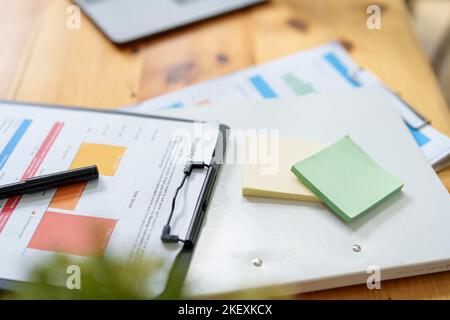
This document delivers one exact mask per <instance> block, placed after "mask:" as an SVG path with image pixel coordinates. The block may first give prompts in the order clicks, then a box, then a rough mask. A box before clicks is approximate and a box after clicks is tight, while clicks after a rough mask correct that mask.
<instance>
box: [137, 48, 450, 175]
mask: <svg viewBox="0 0 450 320" xmlns="http://www.w3.org/2000/svg"><path fill="white" fill-rule="evenodd" d="M362 87H382V88H385V89H386V90H387V91H388V93H389V95H390V96H391V99H392V102H393V106H394V107H395V108H396V109H397V111H398V112H399V113H400V115H401V116H402V118H403V119H404V120H405V123H406V125H407V126H408V129H409V130H410V132H411V135H412V137H413V138H414V139H415V141H416V143H417V145H418V146H419V147H420V149H421V150H422V152H423V153H424V154H425V156H426V157H427V159H428V161H429V163H430V164H431V165H433V167H434V168H435V169H436V170H439V169H441V168H443V167H445V166H447V165H448V163H449V162H450V161H447V160H448V159H449V156H450V138H449V137H447V135H445V134H443V133H441V132H439V131H438V130H436V129H434V128H433V127H432V126H431V125H430V124H429V123H428V122H427V121H426V119H424V118H423V117H421V116H420V115H418V114H417V113H416V112H414V110H413V109H412V108H410V107H409V106H408V105H407V104H406V103H405V102H404V101H403V100H402V99H401V98H400V97H398V96H397V95H396V94H395V93H393V92H392V91H390V90H389V89H388V88H387V87H385V85H384V84H383V83H382V82H381V80H379V79H378V78H377V77H376V76H375V75H374V74H373V73H371V72H370V71H368V70H365V69H361V68H360V67H359V66H358V65H357V64H356V63H355V62H354V61H353V59H352V58H351V57H350V55H349V54H348V53H347V52H346V50H345V49H344V48H343V47H342V46H341V45H340V44H339V43H338V42H330V43H327V44H324V45H322V46H319V47H316V48H313V49H310V50H305V51H302V52H299V53H297V54H294V55H290V56H287V57H284V58H281V59H278V60H275V61H271V62H268V63H265V64H261V65H258V66H255V67H252V68H248V69H244V70H242V71H239V72H235V73H231V74H229V75H226V76H224V77H220V78H217V79H213V80H210V81H206V82H203V83H200V84H196V85H193V86H191V87H188V88H186V89H183V90H179V91H176V92H173V93H169V94H166V95H163V96H160V97H156V98H154V99H151V100H148V101H145V102H143V103H141V104H138V105H136V106H132V107H131V108H130V109H131V110H133V111H137V112H143V113H155V112H158V111H160V110H164V109H189V108H192V107H209V106H213V105H214V104H233V103H241V102H245V101H261V100H266V99H276V98H288V97H294V96H302V95H306V94H314V93H330V92H331V93H332V92H335V91H340V90H342V89H346V88H355V89H357V88H362ZM186 112H189V111H186Z"/></svg>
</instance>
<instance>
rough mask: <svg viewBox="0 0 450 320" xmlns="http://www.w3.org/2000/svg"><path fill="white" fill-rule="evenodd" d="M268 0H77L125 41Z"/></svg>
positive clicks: (110, 34)
mask: <svg viewBox="0 0 450 320" xmlns="http://www.w3.org/2000/svg"><path fill="white" fill-rule="evenodd" d="M264 1H266V0H75V2H76V3H77V4H78V5H79V6H80V7H81V9H82V10H83V11H84V12H85V13H86V14H87V15H88V16H89V17H90V18H91V19H92V20H93V21H94V22H95V23H96V24H97V26H98V27H99V28H100V29H101V30H102V31H103V32H104V33H105V34H106V36H107V37H108V38H109V39H111V41H113V42H115V43H118V44H122V43H126V42H130V41H133V40H137V39H139V38H143V37H146V36H151V35H155V34H157V33H160V32H164V31H168V30H171V29H174V28H177V27H180V26H183V25H186V24H189V23H193V22H196V21H199V20H203V19H206V18H210V17H213V16H216V15H220V14H223V13H226V12H229V11H232V10H236V9H240V8H243V7H246V6H249V5H253V4H257V3H261V2H264Z"/></svg>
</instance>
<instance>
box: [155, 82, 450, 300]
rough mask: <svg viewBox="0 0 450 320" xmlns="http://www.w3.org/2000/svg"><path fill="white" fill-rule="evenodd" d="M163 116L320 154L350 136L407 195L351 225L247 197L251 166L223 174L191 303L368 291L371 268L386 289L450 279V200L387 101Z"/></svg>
mask: <svg viewBox="0 0 450 320" xmlns="http://www.w3.org/2000/svg"><path fill="white" fill-rule="evenodd" d="M161 113H163V114H164V115H171V116H177V117H185V118H190V119H201V120H220V121H221V122H222V123H225V124H227V125H229V126H230V127H231V128H241V129H248V128H253V129H258V128H262V129H280V136H281V137H286V138H302V139H308V140H311V141H318V142H320V143H321V144H322V145H328V144H330V143H332V142H335V141H337V140H338V139H339V138H341V137H342V136H344V135H346V134H348V135H350V136H351V137H352V138H353V139H354V140H355V141H356V142H357V143H358V144H359V145H361V147H362V148H364V150H366V151H367V152H368V153H369V154H370V155H371V156H372V157H373V158H374V159H375V160H376V161H377V162H378V163H379V164H380V165H382V166H383V167H384V168H386V169H387V170H388V171H389V172H391V173H392V174H393V175H395V176H397V177H398V178H399V179H401V180H402V181H404V183H405V186H404V188H403V191H402V192H401V193H399V194H397V195H396V196H394V197H393V198H392V199H390V200H389V201H387V202H385V203H383V204H381V205H380V206H378V207H376V208H375V209H373V210H371V212H369V213H367V214H366V215H364V216H362V217H361V218H359V219H358V220H356V221H355V222H353V223H351V224H345V223H344V222H342V221H341V220H340V219H339V218H338V217H337V216H336V215H334V214H333V213H332V212H331V211H330V210H328V209H327V208H326V207H325V206H324V205H323V204H320V203H319V204H311V203H304V202H295V201H284V200H270V199H263V198H246V197H243V196H242V195H241V187H242V167H243V166H242V165H236V164H225V165H224V166H223V170H222V172H221V174H220V175H219V178H218V185H217V188H216V190H215V192H214V195H213V199H212V201H211V203H210V207H209V213H208V215H207V219H206V224H205V226H204V229H203V231H202V233H201V236H200V241H199V243H198V246H197V248H196V251H195V253H194V257H193V260H192V264H191V266H190V269H189V272H188V276H187V280H186V285H185V290H186V291H187V292H188V293H190V294H193V295H200V296H201V295H214V294H223V293H228V292H236V291H241V290H245V289H261V288H266V287H271V288H273V289H274V290H277V291H276V292H277V293H280V294H290V293H300V292H306V291H314V290H320V289H327V288H333V287H339V286H347V285H353V284H359V283H365V282H366V280H367V278H368V276H369V275H370V274H368V273H367V270H368V268H369V267H371V266H379V267H380V268H381V279H382V280H386V279H392V278H400V277H407V276H412V275H418V274H425V273H431V272H439V271H445V270H449V269H450V233H449V230H450V229H449V226H450V198H449V195H448V192H447V190H446V189H445V188H444V186H443V185H442V183H441V181H440V180H439V178H438V176H437V175H436V173H435V172H434V171H433V169H432V167H431V166H430V165H429V164H428V162H427V160H426V159H425V157H424V155H423V153H421V151H420V150H419V148H418V147H417V145H416V143H415V141H414V140H413V138H412V137H411V135H410V133H409V132H408V129H407V127H406V126H405V124H404V122H403V121H402V119H401V118H400V117H399V115H398V113H397V112H396V110H395V108H394V107H393V106H392V105H391V101H390V99H389V98H388V97H387V96H386V94H385V93H384V92H382V91H380V90H375V89H361V90H349V91H342V92H341V93H338V94H333V95H328V96H324V95H309V96H304V97H299V98H294V99H290V100H272V101H266V102H256V103H243V104H235V105H228V106H215V107H214V108H207V107H205V108H190V109H184V110H183V109H180V110H174V109H172V110H164V111H162V112H159V114H161ZM233 143H234V141H232V140H231V141H229V144H228V145H229V149H228V150H230V148H233ZM358 248H359V249H360V250H358Z"/></svg>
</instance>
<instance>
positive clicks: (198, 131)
mask: <svg viewBox="0 0 450 320" xmlns="http://www.w3.org/2000/svg"><path fill="white" fill-rule="evenodd" d="M217 138H218V124H217V123H193V122H188V121H181V120H171V119H161V118H153V117H147V116H139V115H138V116H136V115H127V114H124V113H109V112H99V111H88V110H78V109H66V108H54V107H45V106H31V105H24V104H13V103H8V102H0V185H4V184H8V183H13V182H16V181H20V180H24V179H27V178H30V177H34V176H39V175H44V174H50V173H54V172H59V171H63V170H67V169H71V168H79V167H84V166H88V165H97V166H98V168H99V173H100V176H101V177H100V179H99V180H98V181H91V182H89V183H77V184H74V185H70V186H66V187H61V188H59V189H57V190H55V189H52V190H48V191H45V192H40V193H36V194H29V195H24V196H16V197H13V198H9V199H6V200H1V201H0V278H2V279H8V280H17V281H24V280H27V277H28V272H29V270H30V268H32V267H33V266H35V265H36V264H40V263H42V262H44V261H45V259H46V258H50V257H52V256H54V255H55V254H64V255H69V256H72V257H74V258H77V259H78V258H96V257H101V256H107V257H117V258H118V259H126V260H125V261H127V262H128V261H130V262H139V261H144V260H145V261H150V260H151V261H155V262H158V263H161V264H162V267H161V271H160V272H159V275H158V276H155V277H154V278H153V279H152V281H153V282H154V283H152V286H151V290H152V293H154V294H155V295H156V294H159V293H160V292H161V290H162V289H163V288H164V285H165V282H166V279H167V274H168V271H169V270H170V268H171V266H172V264H173V262H174V259H175V258H176V256H177V254H178V253H179V252H180V250H181V249H182V245H181V244H168V245H167V244H163V243H162V242H161V240H160V236H161V232H162V229H163V226H164V225H165V224H166V221H167V217H168V215H169V212H170V208H171V202H172V197H173V195H174V192H175V189H176V188H177V187H178V186H179V185H180V182H181V181H182V179H183V177H184V174H183V168H184V166H185V164H186V161H188V160H193V161H203V162H205V163H206V164H209V163H210V162H211V159H212V155H213V152H214V148H215V146H216V142H217ZM206 174H207V173H206V170H198V171H196V172H193V173H192V174H191V176H189V183H187V184H186V186H185V189H184V190H183V192H182V193H181V194H180V196H179V199H177V201H179V203H180V205H179V206H178V207H177V208H176V209H175V214H174V215H175V216H176V219H173V222H172V225H171V226H172V232H173V233H175V234H178V235H180V237H181V238H183V236H184V235H185V234H186V233H187V230H188V227H189V225H190V223H191V219H192V215H193V212H194V210H195V206H196V204H197V199H198V197H199V194H200V193H201V190H202V188H203V186H204V183H205V179H206ZM191 200H194V201H191Z"/></svg>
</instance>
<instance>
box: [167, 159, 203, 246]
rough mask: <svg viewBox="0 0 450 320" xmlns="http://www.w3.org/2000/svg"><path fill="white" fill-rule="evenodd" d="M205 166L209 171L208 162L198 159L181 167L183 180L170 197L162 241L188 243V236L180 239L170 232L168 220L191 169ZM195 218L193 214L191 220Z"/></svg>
mask: <svg viewBox="0 0 450 320" xmlns="http://www.w3.org/2000/svg"><path fill="white" fill-rule="evenodd" d="M205 168H207V169H208V171H209V169H210V168H211V166H210V165H209V164H206V163H205V162H198V161H188V162H187V163H186V166H185V167H184V169H183V173H184V177H183V180H181V183H180V185H179V186H178V188H177V189H176V190H175V194H174V196H173V198H172V208H171V210H170V214H169V218H167V223H166V224H165V226H164V227H163V231H162V234H161V241H162V242H164V243H178V242H182V243H184V244H188V242H189V241H190V239H189V237H188V238H186V239H181V238H180V237H179V236H177V235H174V234H171V228H170V222H171V221H172V217H173V213H174V212H175V205H176V201H177V196H178V193H179V192H180V190H181V189H182V188H183V186H184V184H185V183H186V180H187V179H188V177H189V176H190V175H191V173H192V171H193V170H194V169H196V170H203V169H205ZM208 180H209V179H208V175H207V176H206V181H208ZM196 213H197V210H196ZM195 218H196V217H195V216H194V217H193V220H195ZM188 235H189V233H188Z"/></svg>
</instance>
